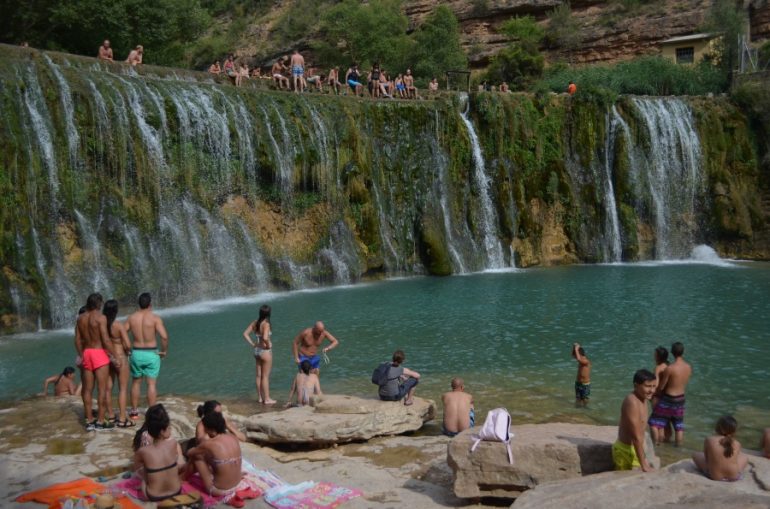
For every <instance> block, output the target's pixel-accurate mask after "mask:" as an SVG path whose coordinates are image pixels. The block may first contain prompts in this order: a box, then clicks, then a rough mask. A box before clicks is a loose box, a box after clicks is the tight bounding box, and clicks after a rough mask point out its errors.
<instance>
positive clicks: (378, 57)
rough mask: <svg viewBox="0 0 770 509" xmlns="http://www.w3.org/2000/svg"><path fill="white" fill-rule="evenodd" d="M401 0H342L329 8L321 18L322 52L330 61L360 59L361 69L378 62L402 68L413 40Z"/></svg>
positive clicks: (344, 61)
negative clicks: (407, 33) (409, 33)
mask: <svg viewBox="0 0 770 509" xmlns="http://www.w3.org/2000/svg"><path fill="white" fill-rule="evenodd" d="M408 25H409V21H408V19H407V17H406V15H405V14H404V13H403V11H402V10H401V2H400V0H371V1H370V2H368V3H366V4H362V3H361V2H360V1H358V0H343V1H342V2H340V3H338V4H337V5H335V6H334V7H331V8H330V9H329V10H327V11H326V12H325V13H324V15H323V18H322V22H321V30H320V35H321V39H322V40H321V42H320V43H318V44H317V45H316V48H315V49H316V50H317V51H318V54H319V56H321V58H322V60H324V62H325V63H327V64H339V65H342V66H344V65H348V64H350V62H351V61H354V62H357V63H358V64H359V65H360V66H361V67H362V69H363V68H366V67H367V66H369V65H371V64H372V63H374V62H379V63H380V64H381V65H382V66H383V68H385V69H388V70H396V69H399V70H400V69H403V68H405V67H406V65H407V55H408V54H409V53H410V50H411V48H412V41H411V39H409V37H408V36H407V35H406V29H407V27H408Z"/></svg>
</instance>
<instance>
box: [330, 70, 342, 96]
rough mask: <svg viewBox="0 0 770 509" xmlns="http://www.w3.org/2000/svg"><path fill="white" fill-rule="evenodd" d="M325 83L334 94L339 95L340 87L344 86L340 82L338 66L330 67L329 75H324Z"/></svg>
mask: <svg viewBox="0 0 770 509" xmlns="http://www.w3.org/2000/svg"><path fill="white" fill-rule="evenodd" d="M326 83H327V84H328V85H329V88H331V89H332V90H333V91H334V94H335V95H340V87H341V86H342V87H343V88H344V85H343V84H342V83H340V68H339V67H332V68H331V69H330V70H329V75H328V76H326Z"/></svg>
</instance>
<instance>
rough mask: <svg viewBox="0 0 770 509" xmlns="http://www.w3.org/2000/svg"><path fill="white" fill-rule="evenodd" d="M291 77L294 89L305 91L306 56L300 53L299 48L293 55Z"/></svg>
mask: <svg viewBox="0 0 770 509" xmlns="http://www.w3.org/2000/svg"><path fill="white" fill-rule="evenodd" d="M290 65H291V78H292V82H293V84H294V91H295V92H297V93H299V92H304V91H305V58H304V57H303V56H302V55H300V54H299V50H298V49H295V50H294V53H292V55H291V61H290Z"/></svg>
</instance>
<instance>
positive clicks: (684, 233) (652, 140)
mask: <svg viewBox="0 0 770 509" xmlns="http://www.w3.org/2000/svg"><path fill="white" fill-rule="evenodd" d="M633 104H634V106H635V107H636V108H637V110H638V111H639V113H640V115H641V116H642V118H643V119H644V125H645V127H646V129H647V134H648V136H649V149H648V150H647V152H646V154H643V155H640V154H639V151H638V150H636V154H635V155H636V157H640V156H641V157H640V158H641V161H642V163H643V164H644V165H645V170H646V171H645V173H644V174H643V175H640V176H639V178H640V180H641V181H642V182H644V181H646V184H647V189H648V191H649V193H650V196H651V198H652V205H653V207H652V209H653V210H652V212H653V214H654V223H655V237H656V239H655V257H656V258H657V259H659V260H667V259H678V258H685V257H687V256H688V255H689V253H690V250H691V248H692V247H693V245H694V244H695V232H696V230H697V224H696V213H697V210H696V202H697V197H698V195H699V194H701V193H703V191H704V189H705V177H704V175H703V172H702V170H701V150H700V142H699V139H698V133H697V132H696V130H695V125H694V121H693V118H692V112H691V111H690V108H689V107H688V106H687V105H686V104H685V103H684V102H682V101H681V100H680V99H673V98H658V99H645V98H634V99H633Z"/></svg>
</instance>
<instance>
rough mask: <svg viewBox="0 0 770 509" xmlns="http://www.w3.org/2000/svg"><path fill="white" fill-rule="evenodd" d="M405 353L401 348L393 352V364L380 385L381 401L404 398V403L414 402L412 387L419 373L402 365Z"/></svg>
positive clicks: (413, 387)
mask: <svg viewBox="0 0 770 509" xmlns="http://www.w3.org/2000/svg"><path fill="white" fill-rule="evenodd" d="M404 360H406V355H404V352H403V351H401V350H396V351H395V352H393V364H392V365H391V366H390V369H389V370H388V376H387V377H386V378H387V380H386V381H385V383H383V384H382V385H380V391H379V395H380V399H381V400H383V401H401V400H402V399H404V396H406V399H404V405H407V406H408V405H411V404H412V403H414V389H415V386H416V385H417V382H418V381H419V380H420V374H419V373H418V372H417V371H412V370H411V369H409V368H405V367H403V366H402V365H401V364H403V362H404Z"/></svg>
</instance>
